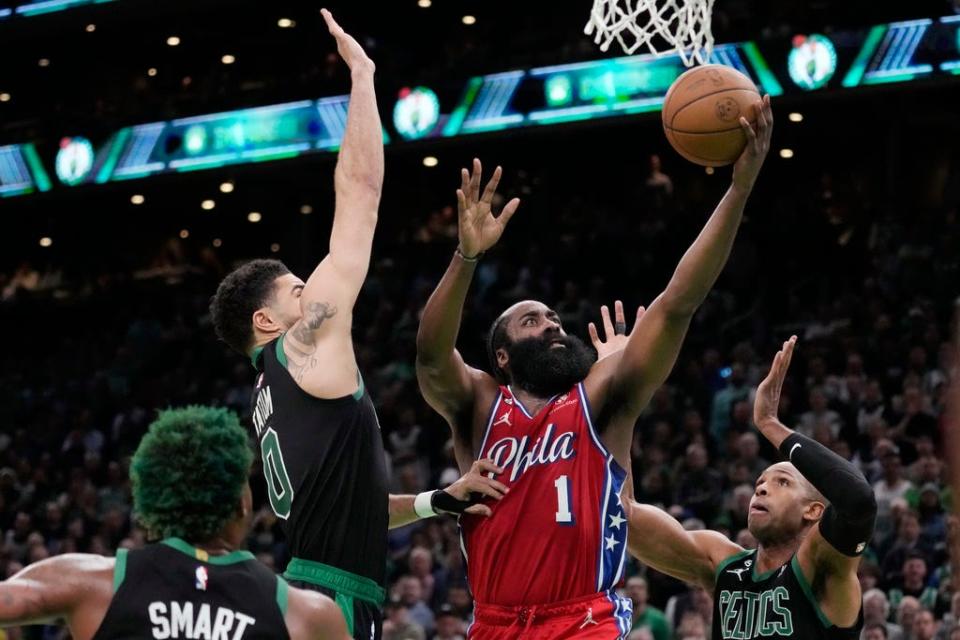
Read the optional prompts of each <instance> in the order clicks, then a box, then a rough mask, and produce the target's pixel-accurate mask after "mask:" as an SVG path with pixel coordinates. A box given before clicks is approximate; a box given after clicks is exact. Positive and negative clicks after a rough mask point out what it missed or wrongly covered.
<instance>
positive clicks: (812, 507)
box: [803, 500, 827, 522]
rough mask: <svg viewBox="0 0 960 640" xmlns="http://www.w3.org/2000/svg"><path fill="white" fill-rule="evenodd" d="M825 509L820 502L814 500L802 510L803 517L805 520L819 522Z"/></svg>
mask: <svg viewBox="0 0 960 640" xmlns="http://www.w3.org/2000/svg"><path fill="white" fill-rule="evenodd" d="M826 510H827V507H826V506H825V505H824V504H823V503H822V502H819V501H816V500H814V501H812V502H811V503H810V504H808V505H807V507H806V509H804V510H803V519H804V520H806V521H807V522H820V518H822V517H823V512H824V511H826Z"/></svg>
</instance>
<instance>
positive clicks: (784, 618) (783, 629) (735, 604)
mask: <svg viewBox="0 0 960 640" xmlns="http://www.w3.org/2000/svg"><path fill="white" fill-rule="evenodd" d="M756 555H757V552H756V550H754V551H743V552H742V553H738V554H736V555H734V556H731V557H729V558H727V559H726V560H724V561H723V562H721V563H720V566H719V567H718V568H717V586H716V587H715V588H714V590H713V634H712V637H713V639H714V640H721V639H727V638H730V639H736V640H753V639H754V638H757V639H759V638H803V640H848V639H849V640H857V639H858V638H859V637H860V629H861V628H862V627H863V612H862V609H861V613H860V617H859V618H858V619H857V623H856V624H855V625H854V626H852V627H848V628H840V627H837V626H835V625H833V624H832V623H831V622H830V621H829V620H828V619H827V618H826V616H824V615H823V612H822V611H820V606H819V604H818V603H817V599H816V597H815V596H814V594H813V590H812V589H811V588H810V585H809V584H808V583H807V580H806V578H805V577H804V576H803V573H802V572H801V570H800V565H799V564H798V562H797V556H796V555H794V556H793V558H792V559H791V560H790V562H788V563H787V564H785V565H783V566H781V567H777V568H776V569H774V570H772V571H768V572H767V573H764V574H762V575H757V573H756V571H755V569H756V562H757V558H756Z"/></svg>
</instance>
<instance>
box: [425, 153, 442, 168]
mask: <svg viewBox="0 0 960 640" xmlns="http://www.w3.org/2000/svg"><path fill="white" fill-rule="evenodd" d="M438 164H440V161H439V160H437V158H436V157H435V156H426V157H424V159H423V166H425V167H435V166H437V165H438Z"/></svg>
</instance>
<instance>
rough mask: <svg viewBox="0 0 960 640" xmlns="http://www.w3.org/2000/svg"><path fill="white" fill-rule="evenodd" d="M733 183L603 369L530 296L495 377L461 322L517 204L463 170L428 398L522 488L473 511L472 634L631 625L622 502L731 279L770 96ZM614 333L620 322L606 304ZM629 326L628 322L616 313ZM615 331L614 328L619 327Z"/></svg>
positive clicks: (510, 484) (426, 321) (768, 122)
mask: <svg viewBox="0 0 960 640" xmlns="http://www.w3.org/2000/svg"><path fill="white" fill-rule="evenodd" d="M755 109H756V115H757V120H756V125H753V126H751V125H750V124H749V123H748V122H747V120H746V119H741V126H742V127H743V130H744V134H745V135H746V136H747V137H748V139H749V143H748V145H747V148H746V149H745V151H744V153H743V155H742V156H741V157H740V158H739V159H738V160H737V162H736V164H735V165H734V169H733V181H732V184H731V186H730V188H729V189H728V191H727V193H726V195H725V196H724V197H723V199H722V200H721V201H720V203H719V205H718V206H717V208H716V210H715V211H714V213H713V215H712V216H711V217H710V219H709V220H708V222H707V223H706V225H705V226H704V228H703V230H702V231H701V233H700V235H699V236H698V237H697V239H696V240H695V241H694V243H693V244H692V245H691V247H690V248H689V250H688V251H687V252H686V254H685V255H684V256H683V258H682V259H681V261H680V263H679V265H678V266H677V269H676V271H675V273H674V275H673V277H672V278H671V280H670V282H669V284H668V285H667V287H666V289H665V290H664V292H663V293H662V294H661V295H660V296H659V297H657V299H656V300H655V301H654V302H653V303H652V304H651V305H650V308H649V309H647V310H646V313H643V314H642V317H639V318H638V321H637V324H636V327H637V328H636V330H634V331H633V332H632V333H631V335H630V336H629V338H628V339H627V340H626V344H625V347H624V348H623V349H622V350H621V351H618V352H617V353H615V354H613V355H611V356H609V357H607V358H604V359H603V360H602V361H599V362H597V363H596V364H594V362H595V357H594V355H593V353H592V352H591V351H590V349H589V347H587V346H586V345H585V344H583V342H581V341H580V340H579V339H577V338H576V337H573V336H568V335H567V334H566V333H565V332H564V330H563V327H562V325H561V323H560V320H559V316H558V315H557V313H556V312H555V311H553V310H552V309H550V308H549V307H547V306H546V305H545V304H543V303H541V302H536V301H532V300H526V301H523V302H518V303H517V304H515V305H513V306H511V307H510V308H509V309H507V310H506V311H504V312H503V313H502V314H501V315H500V316H499V317H498V318H497V319H496V321H495V322H494V323H493V326H492V327H491V329H490V334H489V342H488V351H489V357H490V365H491V367H492V370H493V374H492V375H491V374H488V373H485V372H483V371H480V370H479V369H476V368H473V367H470V366H468V365H467V364H466V363H465V362H464V360H463V358H462V357H461V356H460V354H459V353H458V351H457V350H456V341H457V334H458V332H459V328H460V316H461V312H462V309H463V304H464V300H465V299H466V295H467V290H468V289H469V286H470V281H471V279H472V277H473V273H474V269H475V268H476V264H477V262H478V261H479V260H480V257H481V254H482V253H483V252H484V251H486V250H487V249H489V248H490V247H492V246H493V245H494V244H496V242H497V241H498V240H499V238H500V236H501V234H502V233H503V230H504V228H505V226H506V224H507V223H508V221H509V220H510V218H511V217H512V216H513V215H514V213H515V212H516V210H517V207H518V206H519V200H517V199H513V200H511V201H510V202H508V203H507V204H506V206H505V207H504V208H503V211H502V212H501V214H500V215H499V216H498V217H497V216H494V215H493V213H492V211H491V202H492V201H493V196H494V194H495V192H496V188H497V185H498V183H499V180H500V176H501V173H502V172H501V169H500V167H497V169H496V171H494V174H493V177H492V178H491V180H490V182H489V183H488V184H487V186H486V187H485V189H484V191H483V194H482V195H481V193H480V179H481V166H480V161H479V160H474V163H473V171H472V172H469V171H467V170H466V169H464V170H463V172H462V176H461V178H462V184H461V188H460V189H459V190H458V191H457V201H458V205H459V207H458V208H459V239H460V244H459V246H458V247H457V250H456V253H455V254H454V256H453V259H452V261H451V263H450V266H449V268H448V269H447V272H446V273H445V274H444V276H443V279H442V280H441V281H440V284H439V285H438V287H437V289H436V291H434V293H433V295H432V296H431V297H430V300H429V301H428V302H427V305H426V308H425V309H424V312H423V318H422V320H421V323H420V331H419V333H418V335H417V378H418V380H419V383H420V388H421V390H422V392H423V394H424V397H425V398H426V399H427V401H428V402H429V403H430V405H431V406H433V407H434V409H436V410H437V411H438V412H439V413H440V414H442V415H443V416H444V418H446V420H447V422H448V423H449V424H450V426H451V428H452V430H453V434H454V443H455V453H456V457H457V462H458V463H459V465H460V467H461V469H468V468H469V467H470V466H471V465H472V464H473V462H474V461H475V460H478V459H481V458H490V459H492V460H493V462H494V464H497V465H498V466H500V467H503V469H504V471H503V473H500V474H495V477H496V479H497V480H498V481H499V482H501V483H503V485H505V487H506V488H508V489H509V493H507V495H506V496H505V497H503V499H502V500H500V501H499V502H496V503H495V504H492V510H493V515H492V516H490V517H489V518H486V519H483V518H473V517H472V516H465V517H462V518H461V520H460V522H461V527H462V535H463V539H464V553H465V556H466V559H467V576H468V579H469V581H470V586H471V589H472V591H473V595H474V598H475V600H476V603H477V607H476V615H475V624H474V625H473V627H472V628H471V630H470V637H471V638H482V639H487V638H516V637H521V636H522V637H524V638H570V637H578V638H616V637H619V636H622V635H626V634H627V633H628V632H629V629H630V623H631V612H630V602H629V600H627V599H626V598H623V597H621V596H618V595H616V593H615V592H614V591H613V587H614V585H615V584H616V583H617V582H618V581H619V580H620V577H621V575H622V573H623V566H624V560H625V557H626V553H625V551H626V537H627V526H626V524H625V523H626V517H625V511H624V508H623V505H622V504H621V498H620V493H621V489H622V488H623V486H624V481H625V479H626V477H627V473H626V471H624V469H627V468H629V467H630V464H629V463H630V443H631V441H632V439H633V427H634V424H635V423H636V419H637V417H638V416H639V415H640V412H641V411H642V410H643V408H644V407H645V406H646V404H647V402H648V401H649V399H650V397H651V396H652V395H653V393H654V391H655V390H656V389H657V388H658V387H659V386H660V385H661V384H662V382H663V381H664V379H665V378H666V377H667V375H668V374H669V372H670V370H671V369H672V368H673V364H674V362H675V360H676V357H677V354H678V352H679V350H680V346H681V344H682V342H683V338H684V336H685V334H686V332H687V328H688V327H689V324H690V320H691V318H692V317H693V314H694V312H695V311H696V309H697V307H698V306H699V305H700V303H701V302H702V301H703V300H704V298H705V297H706V295H707V293H708V292H709V291H710V288H711V287H712V286H713V283H714V282H715V281H716V279H717V276H719V274H720V271H721V270H722V269H723V265H724V264H725V263H726V260H727V256H728V255H729V253H730V248H731V246H732V244H733V240H734V237H735V236H736V232H737V228H738V227H739V225H740V221H741V219H742V217H743V209H744V206H745V204H746V201H747V197H748V195H749V193H750V191H751V190H752V188H753V185H754V182H755V181H756V178H757V175H758V174H759V172H760V168H761V166H762V164H763V160H764V158H765V157H766V153H767V150H768V149H769V146H770V134H771V130H772V118H773V114H772V112H771V110H770V101H769V98H765V99H764V100H763V101H762V102H758V103H757V104H756V105H755ZM604 320H605V322H606V323H608V324H609V313H608V312H607V310H606V309H604ZM617 324H618V325H619V326H618V329H621V330H622V331H623V332H625V326H624V325H625V323H624V322H623V319H622V317H621V316H620V315H619V314H618V317H617ZM611 329H612V327H611Z"/></svg>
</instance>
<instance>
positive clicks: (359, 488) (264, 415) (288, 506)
mask: <svg viewBox="0 0 960 640" xmlns="http://www.w3.org/2000/svg"><path fill="white" fill-rule="evenodd" d="M256 363H257V369H258V370H259V371H260V372H261V373H260V375H259V376H258V378H257V384H256V387H255V389H254V395H253V426H254V429H255V431H256V435H257V439H258V440H259V442H260V452H261V455H262V458H263V474H264V476H265V478H266V481H267V494H268V497H269V499H270V506H271V507H272V508H273V512H274V513H276V514H277V517H279V518H280V519H281V520H282V521H283V526H284V531H285V533H286V535H287V542H288V544H289V546H290V552H291V554H292V555H293V556H294V557H296V558H301V559H303V560H308V561H312V562H319V563H323V564H325V565H329V566H331V567H335V568H337V569H340V570H343V571H348V572H350V573H352V574H355V575H358V576H362V577H364V578H367V579H370V580H373V581H374V582H376V583H377V584H378V585H381V586H383V584H384V580H385V579H386V575H385V573H386V566H387V527H388V524H389V519H390V514H389V498H388V488H387V470H386V459H385V457H384V451H383V439H382V437H381V435H380V424H379V422H378V421H377V413H376V410H375V409H374V407H373V401H372V400H371V399H370V395H369V394H368V393H367V392H366V390H365V388H364V385H363V381H362V380H361V381H360V389H359V390H358V391H357V393H355V394H353V395H352V396H344V397H342V398H336V399H332V400H324V399H320V398H316V397H314V396H312V395H310V394H308V393H307V392H305V391H304V390H303V389H301V388H300V387H299V386H298V385H297V383H296V381H295V380H294V379H293V377H291V375H290V373H289V372H288V371H287V367H286V355H285V354H284V352H283V337H282V336H281V337H280V338H278V339H277V340H274V341H273V342H270V343H269V344H267V345H266V347H265V348H264V349H263V351H262V352H261V353H260V354H259V355H258V356H257V359H256Z"/></svg>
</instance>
